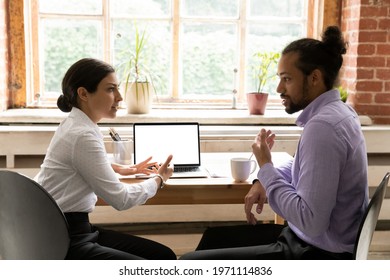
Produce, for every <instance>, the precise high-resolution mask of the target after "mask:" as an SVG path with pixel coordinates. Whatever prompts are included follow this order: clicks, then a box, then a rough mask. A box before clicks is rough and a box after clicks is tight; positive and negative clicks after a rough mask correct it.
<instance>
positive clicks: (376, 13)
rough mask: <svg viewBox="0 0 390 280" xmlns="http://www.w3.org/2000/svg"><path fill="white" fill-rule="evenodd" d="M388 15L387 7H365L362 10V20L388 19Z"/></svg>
mask: <svg viewBox="0 0 390 280" xmlns="http://www.w3.org/2000/svg"><path fill="white" fill-rule="evenodd" d="M387 14H388V11H387V7H383V6H381V5H373V6H364V7H363V8H362V9H360V17H361V18H365V17H368V18H378V17H386V16H387Z"/></svg>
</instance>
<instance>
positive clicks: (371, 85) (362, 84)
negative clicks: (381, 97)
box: [356, 81, 384, 92]
mask: <svg viewBox="0 0 390 280" xmlns="http://www.w3.org/2000/svg"><path fill="white" fill-rule="evenodd" d="M383 88H384V84H383V82H375V81H359V82H357V83H356V90H357V91H358V92H381V91H382V90H383Z"/></svg>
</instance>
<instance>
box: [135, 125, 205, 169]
mask: <svg viewBox="0 0 390 280" xmlns="http://www.w3.org/2000/svg"><path fill="white" fill-rule="evenodd" d="M133 141H134V162H135V163H139V162H141V161H143V160H145V159H146V158H148V157H149V156H153V158H152V161H156V162H158V163H162V162H164V161H165V160H166V158H167V157H168V155H170V154H172V155H173V159H172V163H173V164H174V165H177V166H183V165H190V166H191V165H193V166H199V165H200V151H199V149H200V147H199V125H198V123H161V124H160V123H154V124H153V123H144V124H143V123H135V124H134V125H133Z"/></svg>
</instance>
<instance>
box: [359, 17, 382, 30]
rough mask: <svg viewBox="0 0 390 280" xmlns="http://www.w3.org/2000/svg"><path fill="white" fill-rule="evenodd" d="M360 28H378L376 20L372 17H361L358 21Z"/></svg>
mask: <svg viewBox="0 0 390 280" xmlns="http://www.w3.org/2000/svg"><path fill="white" fill-rule="evenodd" d="M358 29H360V30H376V29H378V21H377V20H376V19H374V18H362V19H360V21H359V28H358Z"/></svg>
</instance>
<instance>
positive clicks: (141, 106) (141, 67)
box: [118, 25, 156, 114]
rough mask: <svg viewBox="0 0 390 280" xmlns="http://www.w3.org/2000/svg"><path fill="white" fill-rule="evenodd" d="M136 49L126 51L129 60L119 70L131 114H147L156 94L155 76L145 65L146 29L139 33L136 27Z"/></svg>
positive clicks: (124, 52)
mask: <svg viewBox="0 0 390 280" xmlns="http://www.w3.org/2000/svg"><path fill="white" fill-rule="evenodd" d="M134 39H135V44H134V49H131V48H128V49H125V50H124V51H123V53H122V55H124V56H125V57H126V58H127V60H125V61H123V62H122V63H121V64H120V65H119V66H118V69H120V70H121V72H120V73H121V74H122V82H123V85H124V93H125V98H124V99H125V102H126V105H127V112H128V113H129V114H147V113H149V111H150V109H151V107H152V101H153V95H154V93H155V92H156V91H155V87H154V83H153V78H152V77H153V75H152V72H151V71H150V70H149V68H148V66H147V65H146V64H145V44H146V42H147V34H146V29H144V30H143V31H141V32H140V31H139V30H138V27H137V26H136V25H135V33H134Z"/></svg>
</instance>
